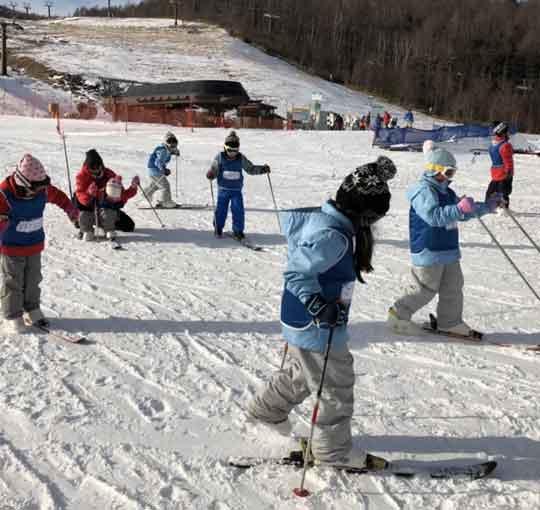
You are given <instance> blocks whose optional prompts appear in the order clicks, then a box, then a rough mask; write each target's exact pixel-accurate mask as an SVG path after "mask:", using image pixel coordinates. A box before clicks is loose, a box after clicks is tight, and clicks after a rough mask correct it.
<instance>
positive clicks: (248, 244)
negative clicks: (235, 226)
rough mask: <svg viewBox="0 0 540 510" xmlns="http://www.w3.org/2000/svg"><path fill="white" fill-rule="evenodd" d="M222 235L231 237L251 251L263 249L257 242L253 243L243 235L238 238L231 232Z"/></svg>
mask: <svg viewBox="0 0 540 510" xmlns="http://www.w3.org/2000/svg"><path fill="white" fill-rule="evenodd" d="M223 235H225V236H227V237H230V238H231V239H234V240H235V241H236V242H237V243H240V244H241V245H242V246H244V247H245V248H248V249H250V250H253V251H264V250H263V248H262V246H259V245H258V244H253V243H251V242H250V241H248V240H247V239H246V238H245V237H244V238H242V239H240V238H238V237H236V236H235V235H234V234H233V233H232V232H225V233H224V234H223Z"/></svg>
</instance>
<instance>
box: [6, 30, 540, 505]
mask: <svg viewBox="0 0 540 510" xmlns="http://www.w3.org/2000/svg"><path fill="white" fill-rule="evenodd" d="M147 41H148V42H147V45H151V44H152V40H151V39H148V40H147ZM235 44H240V43H235ZM112 46H113V45H112V44H111V48H112ZM62 47H63V46H62ZM120 49H121V48H120ZM110 51H111V52H113V49H111V50H110ZM119 51H120V50H119ZM156 51H158V50H156ZM246 51H247V50H246ZM253 51H255V50H253ZM248 53H251V50H250V51H249V52H248ZM126 54H127V53H126ZM115 55H117V54H115V53H113V54H112V56H111V58H112V59H113V61H114V62H116V61H117V60H116V59H115ZM253 55H255V53H253ZM257 55H258V56H257V57H256V58H255V60H254V62H253V68H256V66H257V65H258V63H259V59H262V58H263V57H261V55H262V54H260V53H258V54H257ZM209 57H210V58H214V57H212V56H211V55H210V56H209ZM59 58H60V56H59ZM171 58H172V57H171ZM249 58H250V57H249V55H248V56H246V57H245V61H244V67H243V70H244V71H243V72H245V76H242V77H241V79H242V81H245V80H247V79H248V78H247V77H248V76H249V72H250V69H251V66H250V65H249ZM266 58H269V57H266ZM106 59H107V56H106V54H105V53H103V55H102V56H100V57H99V59H98V60H99V65H103V66H105V61H106ZM120 60H121V59H118V61H120ZM273 60H274V61H275V59H273ZM65 62H66V63H68V62H69V58H68V57H67V56H65ZM275 62H276V64H275V67H272V66H271V65H270V63H269V64H268V66H269V67H268V69H272V72H271V73H270V72H269V71H266V73H267V75H266V87H267V88H266V89H264V88H263V86H264V84H263V83H262V81H261V83H260V84H259V86H260V87H261V89H260V90H261V91H263V94H264V90H266V94H267V95H268V96H270V95H272V94H273V95H276V94H277V93H278V90H279V87H280V84H285V85H284V86H286V84H287V83H289V84H290V83H293V82H294V80H295V79H297V80H298V81H297V82H296V83H297V85H296V86H297V91H296V93H297V95H296V96H292V97H295V98H296V97H297V98H298V101H296V100H295V103H296V102H297V103H300V102H301V100H302V99H303V98H304V97H307V96H309V95H310V94H311V92H312V89H313V88H314V87H313V83H314V82H313V81H312V80H315V79H314V78H310V77H306V75H302V76H303V77H304V78H302V76H301V75H298V77H296V78H295V76H296V75H295V73H296V72H297V71H296V70H294V69H293V68H290V67H289V66H285V64H282V63H279V62H278V61H275ZM78 65H79V67H81V66H86V65H88V62H87V61H86V60H85V59H81V61H80V62H79V64H78ZM140 65H141V68H140V70H139V73H141V76H142V75H143V74H144V72H145V71H146V70H147V67H146V63H141V64H140ZM197 65H198V64H197ZM132 66H133V67H132V69H131V72H132V73H133V74H134V75H135V74H137V69H136V64H135V63H132ZM195 67H196V66H195ZM291 69H292V70H291ZM112 71H113V70H112V69H111V73H112ZM198 72H199V71H197V69H196V68H194V69H193V73H194V74H192V75H191V74H189V73H188V72H187V68H186V71H185V73H184V74H182V77H183V78H190V77H194V76H197V77H202V75H203V73H202V72H201V75H199V74H198ZM209 77H212V76H209ZM163 78H164V79H165V78H166V77H165V76H164V77H163ZM167 79H168V78H167ZM302 80H303V81H302ZM253 83H254V82H253ZM322 84H324V82H322ZM322 84H321V83H320V81H318V82H317V83H316V85H317V88H318V89H320V88H321V87H322ZM327 85H328V89H327V90H334V87H335V86H334V85H333V84H327ZM247 88H248V91H249V92H250V93H252V90H251V85H249V86H248V87H247ZM291 90H293V88H291ZM335 90H338V89H335ZM291 93H293V92H291ZM347 97H348V96H346V95H345V92H344V91H343V90H341V89H339V91H338V92H336V95H334V96H333V99H332V101H336V104H337V102H338V101H339V100H340V98H345V99H344V100H346V98H347ZM351 97H354V101H355V104H357V105H362V104H367V103H368V100H367V98H365V97H364V96H362V95H361V94H356V93H354V94H353V93H351ZM362 101H363V103H362ZM63 127H64V129H65V132H66V135H67V139H66V142H67V148H68V155H69V163H70V168H71V171H72V173H73V174H74V173H75V172H76V171H77V170H78V168H79V167H80V165H81V163H82V160H83V158H84V152H85V151H86V150H88V149H90V148H92V147H95V148H97V149H98V150H99V152H100V153H101V154H102V156H103V158H104V160H105V163H106V164H107V166H109V167H110V168H112V169H114V170H115V171H117V172H119V173H120V174H122V175H123V176H124V179H125V180H128V179H130V178H131V177H132V176H134V175H135V174H139V175H141V176H144V174H145V166H146V158H147V155H148V153H149V151H150V150H151V149H152V148H153V147H154V146H155V145H156V144H157V143H159V142H160V141H161V139H162V136H163V133H164V131H165V130H166V129H167V128H166V127H165V126H153V125H143V124H138V125H135V124H134V125H130V126H129V128H128V132H127V133H126V132H125V131H124V126H123V125H121V124H111V123H107V122H97V121H96V122H84V121H74V120H69V121H64V122H63ZM175 132H176V133H177V135H178V137H179V140H180V146H181V151H182V158H181V160H180V161H179V165H178V168H179V174H178V175H179V178H178V183H179V197H178V198H179V200H180V201H185V202H190V203H200V204H207V203H210V201H211V199H210V189H209V184H208V181H207V180H206V179H205V177H204V174H205V171H206V169H207V168H208V165H209V163H210V161H211V159H212V157H213V156H214V155H215V153H216V152H217V151H218V150H219V149H220V147H221V144H222V142H223V139H224V137H225V134H226V132H225V131H224V130H221V129H213V130H211V129H208V130H203V129H196V130H195V131H193V132H192V131H191V130H188V129H175ZM239 134H240V136H241V141H242V149H243V151H244V152H245V153H246V155H247V156H248V157H249V158H250V159H252V160H253V161H254V162H266V163H268V164H270V165H271V167H272V174H271V179H272V184H273V188H274V191H275V194H276V199H277V202H278V206H279V207H281V208H287V207H297V206H305V205H318V204H320V203H321V202H322V201H324V200H325V199H326V198H328V197H329V196H331V195H332V193H334V192H335V190H336V189H337V187H338V186H339V184H340V182H341V180H342V179H343V177H344V176H345V175H346V174H347V173H349V172H350V171H351V170H352V169H354V167H355V166H358V165H360V164H362V163H366V162H368V161H370V160H373V159H374V158H376V156H377V155H378V154H379V153H380V152H379V151H377V150H375V149H373V148H372V147H371V138H372V135H371V134H370V133H365V132H301V131H296V132H290V131H257V130H241V131H240V132H239ZM0 140H1V141H2V151H1V160H0V166H1V168H2V174H3V175H7V174H8V172H9V171H11V169H12V168H13V166H14V164H15V163H16V162H17V160H18V159H19V158H20V157H21V156H22V154H23V153H24V152H28V151H30V152H31V153H33V154H34V155H35V156H37V157H39V158H40V159H41V160H42V161H43V163H44V164H45V165H46V167H47V169H48V170H49V172H50V175H51V177H52V179H53V183H55V184H56V185H57V186H60V187H61V188H63V189H64V190H67V188H68V186H67V181H66V168H65V160H64V152H63V147H62V142H61V139H60V138H59V136H58V134H57V133H56V131H55V125H54V122H53V121H52V120H50V119H32V118H25V117H17V116H8V115H2V116H0ZM469 148H470V147H468V146H467V145H466V144H463V145H462V144H455V150H456V155H457V159H458V162H459V167H460V170H459V173H458V174H457V176H456V179H455V184H454V188H455V189H456V190H457V191H458V192H459V193H460V194H462V193H468V194H472V195H473V196H474V197H475V198H477V199H479V200H480V199H481V198H482V196H483V193H484V190H485V187H486V185H487V182H488V178H489V177H488V168H489V165H488V160H487V156H486V155H480V156H477V157H476V159H475V162H474V163H472V155H471V153H470V152H469V150H468V149H469ZM386 154H387V155H389V156H390V157H391V158H392V159H393V160H394V161H395V163H396V165H397V167H398V175H397V177H396V178H395V179H394V180H393V181H391V183H390V185H391V189H392V193H393V199H392V206H391V210H390V212H389V214H388V215H387V217H385V218H384V219H383V220H382V221H381V222H379V224H378V225H377V229H376V236H377V239H378V244H377V248H376V254H375V259H374V265H375V269H376V271H375V272H374V273H372V274H370V275H368V277H367V280H368V285H366V286H360V285H357V286H356V292H355V297H354V301H353V309H352V325H351V329H352V338H353V339H352V342H351V346H350V347H351V350H352V352H353V355H354V358H355V372H356V375H357V383H356V387H355V396H356V402H355V412H354V419H353V434H354V440H355V443H356V444H358V445H359V446H360V445H363V446H364V447H365V448H367V449H369V450H370V451H373V452H375V453H379V454H381V455H384V456H386V457H389V458H392V459H414V460H417V461H439V460H443V459H444V460H446V459H456V460H460V461H465V460H471V459H488V458H489V459H495V460H497V461H498V462H499V466H498V468H497V470H496V472H495V473H494V475H493V476H492V477H490V478H488V479H484V480H481V481H476V482H463V481H461V482H456V481H431V480H426V479H422V478H419V479H410V480H409V479H397V478H389V477H382V476H354V475H348V474H343V473H341V474H339V473H336V472H333V471H331V470H324V469H318V470H311V471H309V472H308V475H307V480H306V485H307V487H308V488H309V489H310V490H312V492H313V494H312V496H311V497H310V498H309V499H307V500H299V499H297V498H295V497H294V496H293V495H292V488H293V487H295V486H297V485H298V483H299V478H300V473H299V472H298V471H295V470H293V469H288V468H277V467H270V466H267V467H258V468H256V469H253V470H251V471H239V470H236V469H234V468H230V467H228V466H227V458H228V457H229V456H230V455H241V454H246V455H277V454H282V453H283V452H284V451H286V450H287V448H289V447H290V446H291V441H290V440H287V439H284V438H282V437H280V436H277V435H271V434H268V433H267V432H265V431H262V430H260V429H259V428H257V427H250V426H248V425H247V424H246V423H245V420H244V418H243V416H242V409H243V408H244V406H245V403H246V401H247V400H248V399H249V398H250V397H251V396H252V395H253V394H254V392H255V390H256V388H257V387H259V385H261V384H263V383H264V382H265V381H266V380H267V379H268V377H269V376H270V374H271V373H272V372H273V371H274V370H276V369H277V368H278V367H279V363H280V361H281V359H280V358H281V348H282V345H283V344H282V340H281V336H280V327H279V302H280V294H281V288H282V271H283V270H284V267H285V259H286V246H285V244H284V240H283V238H282V236H281V235H280V234H279V229H278V224H277V221H276V216H275V214H274V211H273V202H272V197H271V194H270V190H269V185H268V180H267V179H266V178H265V177H264V176H261V177H257V176H255V177H250V176H248V177H246V179H245V188H244V197H245V203H246V207H247V229H246V230H247V233H248V235H249V237H250V238H251V239H252V241H253V242H255V243H257V244H260V245H261V246H263V247H264V249H265V251H264V252H253V251H250V250H247V249H246V248H243V247H241V246H239V245H238V244H236V243H235V242H234V241H232V240H228V239H223V240H216V239H215V238H214V237H213V235H212V213H211V211H208V210H198V211H193V210H191V211H188V210H183V211H160V215H161V217H162V220H163V222H164V223H165V225H166V228H163V229H162V228H160V226H159V224H158V223H157V221H156V219H155V217H154V216H153V214H152V212H151V211H148V210H139V209H137V204H138V203H141V201H142V199H141V197H139V196H137V197H136V198H134V199H133V200H132V201H130V202H129V203H128V205H127V207H126V211H127V212H128V213H129V214H130V215H132V217H133V218H134V220H135V221H136V224H137V229H136V231H135V232H134V233H132V234H124V235H122V237H121V241H122V243H123V244H124V246H125V248H126V249H125V250H124V251H112V250H110V248H109V247H108V246H107V245H106V244H105V243H94V244H88V243H82V242H81V241H78V240H77V239H75V231H74V229H73V227H72V226H71V224H70V223H69V221H68V220H67V218H66V217H65V216H64V215H63V213H62V212H61V211H60V210H58V209H56V208H54V206H51V205H50V206H48V209H47V213H46V229H47V235H48V240H47V248H46V250H45V252H44V254H43V266H44V282H43V284H42V289H43V295H42V303H43V309H44V311H45V312H46V313H47V315H48V316H50V317H51V318H52V320H53V324H54V326H55V327H57V328H59V329H60V330H64V331H68V332H71V333H82V334H84V335H85V336H86V337H87V338H88V343H87V344H85V345H71V344H67V343H63V342H62V341H57V340H54V339H53V338H47V337H46V336H44V335H41V334H28V335H25V336H20V337H11V338H8V337H6V336H5V335H1V333H0V410H1V413H0V508H2V509H4V508H5V509H10V510H11V509H17V510H30V509H32V510H33V509H40V510H41V509H45V510H72V509H73V510H75V509H76V510H87V509H105V508H106V509H109V508H117V509H122V510H124V509H126V510H143V509H151V510H169V509H170V510H172V509H175V510H177V509H197V510H198V509H213V510H227V509H231V510H232V509H238V508H242V509H248V510H252V509H276V510H277V509H279V510H282V509H313V510H323V509H324V510H326V509H336V510H337V509H339V510H347V509H372V510H373V509H376V510H380V509H383V510H386V509H388V510H397V509H401V510H413V509H414V510H416V509H430V510H431V509H438V510H461V509H468V510H469V509H470V510H484V509H485V510H487V509H489V510H494V509H497V510H510V509H511V510H534V509H538V508H540V429H539V426H538V423H539V421H540V404H539V402H538V398H537V396H536V394H537V390H538V387H539V385H540V365H539V364H540V356H538V355H535V354H533V353H530V352H527V351H525V350H524V349H525V347H526V346H527V345H533V344H534V345H536V344H539V343H540V319H539V317H540V315H539V312H538V311H539V306H540V303H539V302H538V301H537V300H536V299H535V298H534V296H533V295H532V294H531V292H530V291H529V290H528V289H527V288H526V286H525V285H524V284H523V283H522V281H521V280H520V279H519V277H518V276H517V274H516V273H515V271H514V270H513V269H512V267H511V266H510V265H509V264H508V262H507V261H506V260H505V258H504V257H503V255H502V254H501V252H500V251H499V250H498V249H497V248H496V246H495V245H494V244H493V243H492V242H491V240H490V238H489V236H488V235H487V234H486V232H485V231H484V230H483V228H482V226H481V225H480V223H478V222H475V221H473V222H469V223H467V224H463V225H462V227H461V236H462V247H463V261H462V262H463V270H464V273H465V281H466V287H465V319H466V320H467V321H468V322H469V323H470V324H471V325H472V326H474V327H476V328H478V329H481V330H484V331H486V332H487V333H488V338H490V339H492V340H496V341H499V340H500V341H504V342H508V343H510V344H513V345H512V347H509V348H502V347H496V346H490V345H464V344H461V343H457V342H448V341H447V340H445V339H443V338H442V337H432V336H426V337H424V338H407V337H398V336H394V335H392V334H390V333H388V332H387V331H386V329H385V327H384V321H385V318H386V310H387V308H388V307H389V306H390V305H391V304H392V302H393V300H394V299H395V298H396V297H397V296H398V295H399V294H400V292H401V289H402V287H403V285H404V282H405V281H406V276H407V272H408V267H409V254H408V232H407V224H408V204H407V202H406V199H405V195H404V194H405V190H406V188H407V186H408V185H410V184H411V183H413V182H415V181H416V180H417V178H418V177H419V175H420V174H421V172H422V168H423V164H422V155H421V154H418V153H408V152H405V153H386ZM172 168H173V170H174V168H175V165H174V163H173V164H172ZM72 179H73V175H72ZM171 179H172V182H173V188H174V187H175V181H176V178H175V175H174V173H173V176H172V177H171ZM537 182H538V159H537V158H536V157H532V156H516V178H515V191H514V194H513V195H512V199H513V208H514V210H515V211H516V216H517V218H518V220H519V221H520V222H522V224H523V225H524V227H525V228H526V229H527V230H528V231H529V232H530V233H531V235H532V236H533V237H534V238H535V239H536V241H537V242H540V238H539V235H538V225H539V218H540V199H539V198H538V194H537V192H536V185H537ZM485 221H486V224H487V225H488V226H489V227H490V228H491V229H492V230H493V232H494V233H495V235H496V236H497V237H498V239H500V241H501V242H502V243H503V246H504V248H505V249H506V250H507V251H508V253H509V254H510V256H511V257H512V258H513V259H514V260H515V262H516V263H517V264H518V266H519V267H520V269H521V270H522V271H523V272H524V274H525V275H526V276H527V277H528V279H529V281H530V282H531V284H532V285H533V286H534V287H535V288H536V289H537V291H540V274H539V271H538V262H539V260H540V258H539V257H540V254H539V253H538V252H537V251H536V250H534V249H533V248H532V247H531V245H530V244H529V243H528V242H527V240H526V239H525V238H524V237H523V235H522V234H521V232H520V231H519V230H518V229H517V227H515V226H514V225H513V224H512V222H511V220H510V219H509V218H506V217H499V216H490V217H487V218H486V220H485ZM431 310H433V307H431V308H428V310H426V314H427V312H428V311H431ZM423 318H424V317H423V316H422V317H420V316H419V317H418V319H419V320H421V319H423ZM312 404H313V402H312V401H308V402H306V404H305V405H303V406H301V407H300V408H299V409H298V410H297V411H295V412H294V413H293V414H292V416H291V419H292V422H293V424H294V427H295V432H297V433H299V434H304V433H306V432H307V431H308V430H309V419H310V410H311V405H312Z"/></svg>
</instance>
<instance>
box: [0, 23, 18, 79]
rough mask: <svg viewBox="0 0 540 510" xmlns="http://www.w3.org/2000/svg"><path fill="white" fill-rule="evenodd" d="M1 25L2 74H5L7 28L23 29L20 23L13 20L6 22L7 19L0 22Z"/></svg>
mask: <svg viewBox="0 0 540 510" xmlns="http://www.w3.org/2000/svg"><path fill="white" fill-rule="evenodd" d="M0 25H2V76H7V28H8V27H13V28H15V29H16V30H24V29H23V27H21V25H19V24H18V23H15V22H14V21H13V22H11V23H8V22H7V21H2V22H0Z"/></svg>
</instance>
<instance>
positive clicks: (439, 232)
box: [409, 189, 459, 253]
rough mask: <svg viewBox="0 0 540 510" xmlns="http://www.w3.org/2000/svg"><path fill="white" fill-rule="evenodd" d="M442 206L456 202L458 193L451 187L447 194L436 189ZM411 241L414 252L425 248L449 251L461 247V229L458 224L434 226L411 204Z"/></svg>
mask: <svg viewBox="0 0 540 510" xmlns="http://www.w3.org/2000/svg"><path fill="white" fill-rule="evenodd" d="M436 192H437V195H438V197H439V204H440V206H441V207H444V206H446V205H454V204H456V202H457V200H456V194H455V193H454V191H453V190H451V189H449V190H448V193H447V194H444V193H441V192H440V191H438V190H436ZM409 232H410V235H409V243H410V248H411V252H412V253H420V252H422V251H423V250H424V249H426V248H427V249H428V250H430V251H435V252H437V251H448V250H457V249H459V231H458V228H457V225H448V226H447V227H432V226H431V225H429V224H428V223H426V222H425V221H424V220H423V219H422V218H421V217H420V216H418V214H417V213H416V211H415V210H414V207H412V206H411V208H410V210H409Z"/></svg>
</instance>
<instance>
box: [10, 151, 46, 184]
mask: <svg viewBox="0 0 540 510" xmlns="http://www.w3.org/2000/svg"><path fill="white" fill-rule="evenodd" d="M45 180H47V172H45V168H44V167H43V165H42V164H41V161H40V160H39V159H37V158H34V156H32V155H30V154H25V155H24V156H23V158H22V159H21V160H20V161H19V164H18V166H17V170H15V182H16V183H17V184H18V185H19V186H23V187H25V188H27V187H30V186H31V183H33V182H43V181H45Z"/></svg>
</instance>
